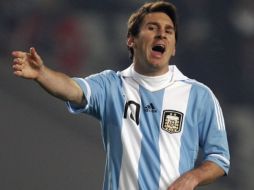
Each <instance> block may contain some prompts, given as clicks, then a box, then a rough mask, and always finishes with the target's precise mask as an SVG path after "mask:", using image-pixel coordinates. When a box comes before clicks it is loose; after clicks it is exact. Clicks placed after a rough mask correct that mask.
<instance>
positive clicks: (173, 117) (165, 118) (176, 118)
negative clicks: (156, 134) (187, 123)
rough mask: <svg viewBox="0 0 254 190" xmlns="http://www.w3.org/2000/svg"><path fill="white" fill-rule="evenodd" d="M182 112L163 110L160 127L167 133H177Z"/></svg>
mask: <svg viewBox="0 0 254 190" xmlns="http://www.w3.org/2000/svg"><path fill="white" fill-rule="evenodd" d="M182 121H183V113H181V112H179V111H175V110H164V111H163V115H162V123H161V128H162V129H163V130H165V131H167V132H169V133H179V132H180V131H181V130H182Z"/></svg>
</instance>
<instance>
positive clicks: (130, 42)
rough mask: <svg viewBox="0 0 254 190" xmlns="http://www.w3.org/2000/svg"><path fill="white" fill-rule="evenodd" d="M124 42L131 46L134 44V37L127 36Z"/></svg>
mask: <svg viewBox="0 0 254 190" xmlns="http://www.w3.org/2000/svg"><path fill="white" fill-rule="evenodd" d="M126 44H127V46H128V47H129V48H133V46H134V37H133V36H130V37H128V38H127V41H126Z"/></svg>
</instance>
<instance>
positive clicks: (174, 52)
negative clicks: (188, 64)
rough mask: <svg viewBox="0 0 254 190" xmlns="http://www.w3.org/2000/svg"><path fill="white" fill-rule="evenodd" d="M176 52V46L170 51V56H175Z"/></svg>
mask: <svg viewBox="0 0 254 190" xmlns="http://www.w3.org/2000/svg"><path fill="white" fill-rule="evenodd" d="M175 54H176V48H175V47H174V49H173V51H172V56H175Z"/></svg>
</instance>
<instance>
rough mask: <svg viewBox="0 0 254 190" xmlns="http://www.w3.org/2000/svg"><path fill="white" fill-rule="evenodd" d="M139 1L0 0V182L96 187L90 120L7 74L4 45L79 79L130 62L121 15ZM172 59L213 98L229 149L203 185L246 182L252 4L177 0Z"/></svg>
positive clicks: (54, 188) (42, 188)
mask: <svg viewBox="0 0 254 190" xmlns="http://www.w3.org/2000/svg"><path fill="white" fill-rule="evenodd" d="M144 2H145V1H143V0H138V1H137V0H86V1H84V0H54V1H52V0H22V1H20V0H8V1H0V106H1V111H0V113H1V114H0V120H1V122H0V189H1V190H58V189H59V190H60V189H61V190H81V189H82V190H84V189H95V190H97V189H98V190H99V189H101V187H102V182H103V172H104V164H105V161H104V160H105V159H104V158H105V155H104V150H103V144H102V141H101V135H100V126H99V123H98V122H97V121H96V120H95V119H94V118H92V117H89V116H85V115H83V114H81V115H72V114H69V113H68V111H67V109H66V107H65V104H64V102H61V101H60V100H58V99H56V98H54V97H52V96H49V95H48V94H47V93H46V92H45V91H43V90H42V89H41V88H40V87H39V86H38V85H37V84H36V83H35V82H33V81H28V80H25V79H20V78H17V77H15V76H14V75H13V74H12V69H11V65H12V57H11V51H12V50H24V51H27V50H28V49H29V47H31V46H34V47H35V48H36V49H37V51H38V52H39V54H40V55H41V57H42V58H43V60H44V62H45V64H46V65H47V66H49V67H50V68H52V69H56V70H58V71H62V72H64V73H66V74H68V75H70V76H79V77H84V76H87V75H89V74H92V73H96V72H100V71H102V70H104V69H113V70H116V71H117V70H122V69H124V68H125V67H127V66H128V65H129V64H130V60H129V59H128V52H127V48H126V45H125V40H126V24H127V20H128V17H129V15H130V13H131V12H132V11H134V10H136V9H137V8H138V7H139V6H140V5H141V4H143V3H144ZM172 2H174V3H175V4H176V6H177V7H178V12H179V21H180V25H179V41H178V44H177V55H176V57H174V59H173V60H172V62H171V64H176V65H177V66H178V67H179V68H180V70H182V72H183V73H185V74H186V75H187V76H189V77H190V78H194V79H197V80H199V81H201V82H203V83H205V84H206V85H208V86H209V87H210V88H211V89H212V90H213V91H214V93H215V94H216V96H217V97H218V99H219V101H220V103H221V106H222V109H223V112H224V117H225V121H226V127H227V132H228V140H229V145H230V150H231V165H232V166H231V170H230V173H229V176H228V177H223V178H221V179H219V180H218V181H217V182H216V183H213V184H212V185H209V186H204V187H201V188H199V189H204V190H214V189H219V190H232V189H233V190H240V189H241V190H243V189H244V190H252V189H254V180H252V177H253V176H254V169H253V165H252V164H253V158H254V141H253V134H254V107H253V106H254V1H253V0H241V1H239V0H238V1H237V0H232V1H230V2H229V1H228V0H220V1H211V0H191V1H189V0H178V1H172Z"/></svg>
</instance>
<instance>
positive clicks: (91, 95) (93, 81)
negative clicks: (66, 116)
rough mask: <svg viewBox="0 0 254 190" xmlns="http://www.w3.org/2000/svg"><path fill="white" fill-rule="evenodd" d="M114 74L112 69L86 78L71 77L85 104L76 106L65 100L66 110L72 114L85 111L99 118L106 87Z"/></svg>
mask: <svg viewBox="0 0 254 190" xmlns="http://www.w3.org/2000/svg"><path fill="white" fill-rule="evenodd" d="M114 76H115V72H114V71H103V72H101V73H98V74H94V75H91V76H89V77H86V78H73V80H74V81H75V82H76V83H77V84H78V85H79V86H80V88H81V89H82V91H83V94H84V97H85V98H86V104H84V105H83V106H80V107H77V106H76V105H74V104H72V103H71V102H66V104H67V108H68V110H69V111H70V112H71V113H74V114H78V113H86V114H89V115H92V116H94V117H95V118H97V119H99V120H100V119H101V116H102V113H103V110H104V108H105V102H106V97H107V94H108V89H109V88H110V85H111V82H112V80H114V78H115V77H114Z"/></svg>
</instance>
